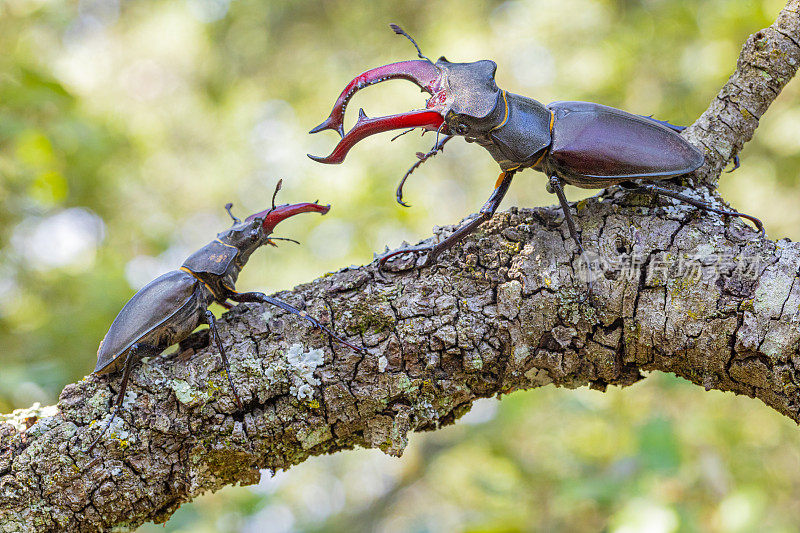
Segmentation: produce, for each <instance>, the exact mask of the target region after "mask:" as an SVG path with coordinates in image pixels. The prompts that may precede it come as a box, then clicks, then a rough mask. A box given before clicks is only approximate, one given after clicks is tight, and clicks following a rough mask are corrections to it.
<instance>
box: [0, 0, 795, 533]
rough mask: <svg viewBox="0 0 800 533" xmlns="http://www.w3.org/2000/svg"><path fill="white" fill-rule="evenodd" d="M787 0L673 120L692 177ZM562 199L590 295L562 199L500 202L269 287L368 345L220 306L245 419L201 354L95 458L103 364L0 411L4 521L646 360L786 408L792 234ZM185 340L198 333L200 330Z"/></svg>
mask: <svg viewBox="0 0 800 533" xmlns="http://www.w3.org/2000/svg"><path fill="white" fill-rule="evenodd" d="M799 3H800V0H792V1H790V2H789V3H788V5H787V7H786V8H785V9H784V10H783V11H782V12H781V15H780V17H779V19H778V21H777V22H776V23H775V24H774V25H773V26H771V27H770V28H768V29H766V30H762V31H760V32H757V33H756V34H755V35H753V36H752V37H751V38H750V39H749V40H748V41H747V43H746V44H745V46H744V49H743V51H742V55H741V58H740V60H739V64H738V68H737V72H736V73H735V74H734V75H733V76H732V77H731V79H730V80H729V82H728V84H727V85H726V86H725V88H723V90H722V91H721V92H720V94H719V96H718V97H717V98H716V99H715V100H714V102H712V104H711V106H710V107H709V110H708V111H706V112H705V113H704V114H703V115H702V116H701V117H700V119H699V120H698V121H697V122H696V123H695V124H694V125H693V127H692V128H690V129H689V130H687V132H686V135H687V136H688V137H689V138H690V139H692V141H693V142H696V143H699V144H701V145H703V146H705V147H706V148H707V154H708V157H707V162H708V164H707V165H706V167H704V169H703V170H702V172H703V174H702V175H701V177H702V179H703V180H704V181H705V182H706V183H709V184H713V183H714V182H715V180H716V178H717V176H718V175H719V171H720V170H721V168H722V167H723V165H724V164H725V162H726V161H728V160H729V159H730V158H731V157H732V155H733V154H735V153H736V152H737V151H738V150H739V149H740V148H741V146H742V145H743V144H744V143H745V142H746V141H747V140H748V139H749V138H750V137H751V136H752V134H753V131H754V130H755V128H756V126H757V124H758V117H760V116H761V115H762V114H763V113H764V111H765V110H766V108H767V107H768V106H769V104H770V102H771V101H772V100H773V99H774V98H775V96H776V95H777V93H778V92H779V91H780V89H781V88H782V87H783V85H784V84H785V83H786V81H788V79H789V78H791V77H792V75H793V74H794V72H795V70H796V69H797V66H798V64H800V46H798V42H800V37H799V36H800V21H799V20H798V4H799ZM707 196H708V195H707ZM709 198H710V199H711V200H712V201H716V200H715V199H714V198H713V197H711V196H709V197H708V198H707V199H709ZM577 212H578V214H577V217H578V219H579V223H580V225H581V227H582V228H583V237H584V242H586V243H594V244H593V246H591V247H590V248H593V250H595V251H597V252H598V253H599V254H600V256H601V257H602V258H604V259H603V261H604V262H605V263H604V264H605V269H606V270H605V274H604V275H602V276H601V277H600V278H599V279H597V280H596V281H595V282H594V297H593V300H592V301H591V302H587V301H585V295H586V284H585V283H584V282H583V281H581V279H580V275H579V274H580V271H579V266H580V265H579V263H578V261H577V255H576V251H575V249H574V246H573V244H572V242H571V240H570V239H569V236H568V234H567V231H566V228H565V227H564V224H562V222H563V217H562V215H561V214H560V212H559V210H558V209H556V208H547V209H533V210H532V209H511V210H510V211H509V212H506V213H501V214H499V215H497V216H495V217H494V219H493V220H491V221H490V222H488V223H486V224H484V225H483V226H481V228H480V230H481V231H480V232H479V233H477V234H475V235H473V236H472V237H471V238H470V239H468V240H467V241H465V242H464V243H463V244H462V245H461V246H458V247H456V249H455V250H453V251H452V252H450V253H447V254H445V255H444V256H443V258H442V260H441V262H440V264H439V265H437V266H436V267H434V268H430V269H423V270H416V269H408V268H407V267H409V266H410V265H409V264H408V263H406V264H396V267H397V269H398V271H396V272H388V273H380V272H378V271H377V270H376V268H375V265H374V264H371V265H367V266H364V267H359V268H351V269H345V270H342V271H339V272H337V273H335V274H332V275H329V276H325V277H323V278H320V279H317V280H315V281H313V282H311V283H308V284H305V285H301V286H299V287H297V288H296V289H295V290H294V291H292V292H286V293H283V294H281V295H280V297H282V298H283V299H285V300H286V301H288V302H290V303H292V304H294V305H296V306H298V307H301V308H303V307H304V308H305V309H306V310H307V311H308V312H309V313H312V314H313V315H315V316H317V317H324V318H326V319H327V320H326V322H327V323H328V324H329V325H330V326H331V327H333V328H334V329H335V330H336V331H337V332H345V333H346V335H347V337H348V339H349V340H351V341H352V342H360V343H363V344H364V345H365V346H367V347H368V351H367V353H365V354H359V353H355V352H353V351H351V350H349V349H347V348H344V347H342V346H340V345H337V344H332V343H331V342H330V340H329V339H328V338H327V337H326V336H324V335H322V334H320V332H317V331H312V330H309V329H308V328H307V327H306V325H305V322H304V321H303V320H301V319H298V318H297V317H294V316H287V315H286V314H284V313H283V312H282V311H281V310H276V309H273V308H264V307H261V306H259V305H255V304H247V305H240V306H238V307H236V308H234V309H233V310H232V311H230V312H228V313H226V314H225V315H223V317H222V318H221V319H220V321H219V325H220V329H221V334H222V339H223V342H224V344H225V346H226V348H227V350H228V353H229V357H230V358H231V367H232V368H231V370H232V374H233V379H234V380H235V382H236V386H237V388H238V390H239V392H240V393H241V394H242V399H243V400H244V402H245V411H244V412H241V411H239V410H237V408H236V407H235V404H234V402H233V401H232V398H231V396H230V395H229V390H228V387H227V383H226V379H225V376H224V374H223V373H222V372H223V370H222V364H221V361H220V359H219V355H218V354H217V353H216V350H215V349H214V348H212V347H209V348H202V349H201V350H200V351H199V352H198V353H197V354H196V355H195V356H194V357H193V358H192V359H191V360H190V361H188V362H182V361H179V360H177V359H176V358H169V357H164V356H162V357H157V358H153V359H150V360H149V361H145V362H144V363H143V364H141V365H138V366H137V367H136V368H135V370H134V371H133V373H132V376H131V382H130V385H129V389H128V391H129V392H128V394H127V395H126V400H125V404H124V405H125V410H124V412H123V413H122V414H121V416H120V417H119V420H118V421H116V422H115V424H114V425H112V427H111V429H110V430H109V432H108V434H107V435H106V436H105V437H104V438H103V439H102V440H101V442H100V443H99V444H98V446H97V447H96V448H95V449H94V450H93V451H92V452H91V455H87V454H85V453H84V452H83V451H82V449H83V448H84V447H85V446H86V445H87V444H88V443H89V442H90V441H91V439H92V438H93V437H94V436H96V434H97V431H99V428H100V427H101V423H102V422H103V421H104V420H105V417H108V416H110V405H111V400H112V398H113V397H114V395H115V394H116V392H117V390H118V386H119V383H118V381H119V379H118V376H116V375H115V376H111V377H98V376H90V377H88V378H86V379H84V380H83V381H81V382H79V383H74V384H71V385H68V386H67V387H65V389H64V391H63V392H62V394H61V397H60V400H59V403H58V405H57V406H55V407H50V408H43V409H40V408H32V409H30V410H24V411H22V410H21V411H16V412H15V413H14V414H12V415H7V416H4V417H2V419H0V420H3V419H4V420H5V422H6V423H1V424H0V526H2V528H0V529H2V531H4V532H16V531H37V532H38V531H56V530H75V531H78V530H79V531H99V530H104V529H108V528H110V527H111V526H129V527H135V526H137V525H139V524H141V523H143V522H145V521H150V520H154V521H156V522H160V521H165V520H167V519H168V518H169V516H170V515H171V514H172V513H173V512H174V511H175V510H176V509H177V508H178V506H179V505H180V504H181V503H183V502H187V501H190V500H191V499H192V498H194V497H195V496H197V495H198V494H200V493H202V492H205V491H207V490H217V489H219V488H221V487H223V486H225V485H228V484H234V483H241V484H251V483H256V482H257V481H258V480H259V475H260V474H259V470H260V469H265V468H267V469H271V470H276V469H286V468H289V467H290V466H292V465H294V464H298V463H300V462H302V461H304V460H305V459H306V458H308V457H309V456H312V455H320V454H323V453H331V452H335V451H338V450H344V449H349V448H352V447H354V446H363V447H377V448H380V449H382V450H384V451H385V452H386V453H389V454H393V455H400V454H401V453H402V451H403V448H404V447H405V445H406V442H407V438H408V433H409V432H411V431H421V430H432V429H436V428H439V427H441V426H444V425H447V424H451V423H453V422H454V421H455V420H456V419H457V418H458V417H459V416H461V415H462V414H464V413H465V412H467V411H468V410H469V408H470V406H471V403H472V402H473V401H474V400H475V399H476V398H480V397H489V396H495V395H501V394H507V393H510V392H512V391H514V390H517V389H529V388H535V387H541V386H543V385H547V384H555V385H557V386H564V387H579V386H584V385H589V386H592V387H595V388H598V389H604V388H605V387H606V386H607V385H620V386H625V385H629V384H631V383H633V382H635V381H637V380H639V379H641V378H642V371H649V370H661V371H664V372H673V373H675V374H677V375H679V376H682V377H684V378H686V379H688V380H690V381H692V382H693V383H696V384H698V385H701V386H704V387H706V388H707V389H711V388H714V389H719V390H726V391H734V392H736V393H739V394H746V395H748V396H751V397H754V398H759V399H760V400H761V401H763V402H764V403H765V404H766V405H769V406H770V407H772V408H773V409H776V410H777V411H779V412H781V413H783V414H784V415H786V416H788V417H789V418H791V419H792V420H795V421H798V422H800V389H799V387H800V370H799V369H798V366H799V365H800V328H799V327H798V323H800V281H798V265H800V245H798V244H796V243H791V242H787V241H778V242H771V241H768V240H762V239H760V238H759V237H758V235H757V234H756V233H755V232H754V231H753V230H752V229H751V228H749V227H747V226H746V225H744V224H743V223H742V222H740V221H738V220H731V221H728V223H727V224H725V223H723V220H722V219H721V218H719V217H717V216H715V215H712V214H705V213H698V211H697V210H695V209H694V208H691V207H687V206H678V205H671V204H668V205H667V206H666V207H665V206H659V205H653V204H652V202H651V199H650V198H649V197H646V196H642V195H639V194H627V195H626V194H625V193H624V192H622V191H616V190H615V191H612V192H610V193H605V194H603V195H601V196H599V197H595V198H592V199H589V200H587V201H585V202H581V203H579V204H578V206H577ZM450 229H451V228H446V229H445V230H440V233H443V232H445V231H449V230H450ZM698 273H699V279H697V280H693V276H695V275H696V274H698ZM192 341H193V342H195V343H196V344H197V345H199V346H203V345H204V344H207V339H206V338H205V336H204V335H203V334H197V335H195V336H194V337H193V338H192Z"/></svg>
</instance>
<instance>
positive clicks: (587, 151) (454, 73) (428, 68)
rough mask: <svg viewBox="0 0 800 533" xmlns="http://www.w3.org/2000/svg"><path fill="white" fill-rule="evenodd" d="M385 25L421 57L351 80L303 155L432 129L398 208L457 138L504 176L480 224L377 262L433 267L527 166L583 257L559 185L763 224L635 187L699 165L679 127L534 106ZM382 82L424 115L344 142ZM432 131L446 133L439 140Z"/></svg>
mask: <svg viewBox="0 0 800 533" xmlns="http://www.w3.org/2000/svg"><path fill="white" fill-rule="evenodd" d="M391 27H392V29H393V30H394V31H395V33H397V34H399V35H403V36H405V37H407V38H408V39H409V40H410V41H411V43H412V44H413V45H414V47H415V48H416V49H417V55H418V57H419V58H420V59H419V60H411V61H401V62H399V63H393V64H390V65H384V66H382V67H378V68H375V69H372V70H368V71H366V72H364V73H363V74H361V75H359V76H357V77H356V78H355V79H353V81H351V82H350V83H349V84H348V85H347V86H346V87H345V89H344V91H342V93H341V94H340V95H339V98H338V100H337V101H336V104H335V105H334V107H333V111H331V114H330V116H328V118H327V119H326V120H325V121H324V122H323V123H322V124H320V125H319V126H317V127H316V128H314V129H312V130H311V133H316V132H319V131H322V130H326V129H332V130H336V131H337V132H338V133H339V135H340V136H341V137H342V139H341V141H340V142H339V144H338V145H337V146H336V148H335V149H334V150H333V152H332V153H331V154H330V155H329V156H328V157H316V156H312V155H310V154H309V157H311V159H313V160H315V161H319V162H321V163H341V162H342V161H344V158H345V155H346V154H347V152H348V151H349V150H350V148H352V147H353V146H354V145H355V144H356V143H357V142H358V141H360V140H362V139H364V138H365V137H368V136H370V135H374V134H376V133H380V132H384V131H389V130H395V129H400V128H411V129H413V128H423V129H424V130H427V131H436V132H437V141H436V143H435V144H434V146H433V149H432V150H431V151H429V152H428V153H427V154H424V155H422V154H418V157H419V158H420V161H419V162H417V163H416V164H415V165H414V166H413V167H411V169H410V170H409V171H408V172H407V173H406V175H405V176H404V177H403V179H402V180H401V181H400V185H399V186H398V187H397V201H398V202H399V203H400V204H401V205H406V204H404V203H403V196H402V195H403V192H402V189H403V184H404V182H405V180H406V178H407V177H408V176H409V174H410V173H411V172H413V170H414V169H415V168H417V167H418V166H419V164H420V163H421V162H422V161H424V160H426V159H428V158H429V157H431V156H432V155H434V154H436V153H437V152H438V151H440V150H441V149H442V148H443V147H444V145H445V143H446V142H447V141H449V140H450V139H451V138H453V137H454V136H457V135H458V136H462V137H464V138H465V140H466V141H467V142H476V143H478V144H479V145H480V146H482V147H484V148H486V149H487V150H488V151H489V153H490V154H491V155H492V157H493V158H494V159H495V161H497V163H498V164H499V165H500V169H501V171H502V172H501V173H500V177H499V178H498V180H497V182H496V184H495V189H494V191H493V192H492V195H491V196H490V197H489V200H488V201H487V202H486V203H485V204H484V206H483V207H482V208H481V210H480V212H479V216H477V217H475V218H474V219H473V220H471V221H470V222H468V223H466V224H464V225H463V226H461V227H460V228H458V229H457V230H456V231H455V232H454V233H453V234H452V235H450V236H449V237H448V238H446V239H445V240H443V241H442V242H440V243H438V244H436V245H435V246H433V245H419V246H413V247H409V248H403V249H400V250H397V251H394V252H392V253H390V254H387V255H385V256H383V258H382V259H381V264H383V263H384V262H385V261H386V260H387V259H389V258H390V257H392V256H395V255H397V254H401V253H406V252H429V253H428V257H427V260H426V261H425V266H427V265H431V264H433V263H434V262H435V261H436V258H437V257H438V256H439V255H440V254H441V253H442V252H444V251H445V250H447V249H448V248H450V247H452V246H453V245H454V244H455V243H457V242H458V241H459V240H461V239H463V238H464V237H465V236H466V235H468V234H469V233H470V232H472V231H473V230H475V228H477V227H478V225H480V224H481V223H482V222H484V221H486V220H488V219H490V218H491V217H492V215H493V214H494V212H495V211H496V210H497V208H498V206H499V205H500V202H501V201H502V199H503V196H505V194H506V191H507V190H508V187H509V185H510V184H511V179H512V177H513V176H514V174H515V173H517V172H519V171H521V170H524V169H526V168H533V169H534V170H538V171H540V172H543V173H544V174H545V175H546V176H547V177H548V179H549V181H548V191H550V192H554V193H555V194H556V195H557V196H558V200H559V203H560V204H561V208H562V210H563V211H564V217H565V219H566V222H567V225H568V227H569V232H570V235H571V236H572V239H573V240H574V241H575V244H576V245H577V247H578V250H579V251H580V253H581V254H583V246H582V245H581V240H580V237H579V236H578V232H577V230H576V228H575V223H574V221H573V219H572V216H571V214H570V211H569V204H568V203H567V200H566V197H565V196H564V188H563V186H564V184H565V183H567V184H570V185H574V186H576V187H582V188H587V189H598V188H604V187H609V186H611V185H617V184H619V185H622V186H623V187H625V188H627V189H635V190H640V191H644V192H647V193H650V194H654V195H658V194H661V195H664V196H669V197H671V198H675V199H677V200H681V201H683V202H686V203H689V204H691V205H693V206H695V207H698V208H701V209H705V210H707V211H712V212H714V213H719V214H722V215H733V216H740V217H744V218H747V219H748V220H751V221H752V222H753V223H754V224H755V225H756V226H757V227H758V229H759V231H760V232H762V234H763V231H764V230H763V225H762V224H761V221H760V220H758V219H757V218H755V217H752V216H750V215H745V214H743V213H738V212H736V211H727V210H723V209H717V208H714V207H711V206H709V205H707V204H705V203H703V202H700V201H698V200H696V199H694V198H691V197H689V196H686V195H683V194H680V193H677V192H674V191H672V190H670V189H666V188H663V187H659V186H657V185H653V184H652V183H642V182H641V181H633V180H645V181H658V180H663V179H666V178H670V177H674V176H679V175H681V174H687V173H689V172H692V171H693V170H695V169H697V168H699V167H700V166H701V165H702V164H703V161H704V157H703V154H702V153H701V152H700V151H699V150H698V149H697V148H695V147H694V146H692V145H691V144H689V143H688V142H687V141H685V140H684V139H683V138H682V137H681V136H680V135H678V132H680V131H681V130H683V129H684V128H682V127H680V126H674V125H672V124H669V123H667V122H663V121H660V120H656V119H654V118H652V117H646V116H640V115H634V114H631V113H628V112H626V111H622V110H619V109H614V108H612V107H607V106H604V105H600V104H593V103H590V102H554V103H551V104H550V105H547V106H545V105H542V104H541V103H539V102H537V101H536V100H534V99H532V98H528V97H525V96H520V95H517V94H511V93H509V92H506V91H505V90H502V89H500V88H498V87H497V84H496V83H495V79H494V76H495V71H496V70H497V64H496V63H495V62H494V61H490V60H483V61H475V62H473V63H451V62H449V61H447V59H445V58H444V57H441V58H439V60H438V61H437V62H436V63H434V62H433V61H431V60H430V59H428V58H427V57H425V56H424V55H423V54H422V52H421V50H420V48H419V46H417V43H416V42H415V41H414V39H412V38H411V36H410V35H408V34H407V33H406V32H405V31H403V30H402V29H401V28H400V27H399V26H397V25H395V24H392V25H391ZM390 79H404V80H408V81H411V82H413V83H415V84H417V85H418V86H419V87H420V88H422V90H423V91H425V92H427V93H428V94H430V95H431V97H430V98H429V99H428V101H427V106H426V108H425V109H421V110H416V111H411V112H408V113H403V114H399V115H392V116H387V117H378V118H368V117H367V116H366V115H365V114H364V112H363V110H362V111H361V112H360V113H359V118H358V121H357V122H356V125H355V126H354V127H353V129H351V130H350V131H349V132H348V133H347V135H345V134H344V126H343V121H344V113H345V109H346V107H347V103H348V102H349V101H350V99H351V98H352V97H353V95H354V94H355V93H356V92H357V91H358V90H360V89H362V88H364V87H367V86H369V85H372V84H375V83H380V82H382V81H386V80H390ZM438 133H442V134H444V136H443V137H442V138H441V140H439V137H438Z"/></svg>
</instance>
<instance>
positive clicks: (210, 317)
mask: <svg viewBox="0 0 800 533" xmlns="http://www.w3.org/2000/svg"><path fill="white" fill-rule="evenodd" d="M206 322H208V327H209V329H210V330H211V335H213V336H214V341H215V342H216V343H217V348H218V349H219V354H220V355H221V356H222V363H223V364H224V365H225V373H226V374H227V375H228V383H229V384H230V386H231V391H233V397H234V398H236V405H237V406H238V407H239V409H244V405H243V404H242V399H241V398H240V397H239V393H238V392H237V391H236V386H235V385H234V384H233V378H232V377H231V366H230V364H229V363H228V355H227V354H226V353H225V348H223V346H222V341H221V340H220V338H219V331H217V320H216V319H215V318H214V313H212V312H211V311H209V310H208V309H206Z"/></svg>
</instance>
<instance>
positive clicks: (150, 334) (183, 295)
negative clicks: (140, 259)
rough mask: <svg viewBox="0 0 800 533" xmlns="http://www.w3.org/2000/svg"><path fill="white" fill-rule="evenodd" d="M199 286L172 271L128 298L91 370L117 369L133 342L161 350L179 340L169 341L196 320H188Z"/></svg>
mask: <svg viewBox="0 0 800 533" xmlns="http://www.w3.org/2000/svg"><path fill="white" fill-rule="evenodd" d="M199 285H200V284H199V282H198V281H197V280H196V279H195V278H194V276H192V275H191V274H188V273H187V272H184V271H182V270H173V271H171V272H167V273H166V274H164V275H162V276H159V277H158V278H156V279H154V280H153V281H151V282H150V283H148V284H147V285H145V286H144V287H142V289H140V290H139V292H137V293H136V294H134V295H133V298H131V299H130V300H128V303H126V304H125V307H123V308H122V310H121V311H120V312H119V314H118V315H117V318H115V319H114V322H113V323H112V324H111V327H110V328H109V330H108V333H106V336H105V337H104V338H103V341H102V342H101V343H100V347H99V348H98V350H97V366H96V367H95V369H94V372H95V373H98V374H106V373H109V372H114V371H115V370H117V369H119V368H120V367H121V366H122V364H123V363H124V358H123V357H121V355H122V354H124V353H125V352H126V351H127V350H128V348H130V347H131V346H132V345H133V344H134V343H135V342H143V343H145V344H148V345H152V346H156V347H158V348H161V349H162V350H163V349H166V348H167V347H168V346H170V345H171V344H174V343H175V342H178V341H179V340H182V339H177V340H174V341H172V342H169V341H171V340H172V338H174V337H177V336H180V335H181V334H183V333H184V330H187V329H188V332H185V333H186V335H188V334H189V333H191V332H192V330H194V329H195V328H196V327H197V326H198V323H199V320H191V315H192V314H197V309H199V305H198V304H199V303H200V302H199V299H200V298H201V297H202V292H201V291H198V290H197V288H198V286H199ZM187 315H189V316H187ZM198 316H199V315H198ZM171 319H172V320H171ZM179 330H180V331H179ZM165 342H168V344H164V343H165Z"/></svg>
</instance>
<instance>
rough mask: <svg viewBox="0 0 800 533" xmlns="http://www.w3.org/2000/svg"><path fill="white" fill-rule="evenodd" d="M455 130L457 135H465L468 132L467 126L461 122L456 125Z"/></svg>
mask: <svg viewBox="0 0 800 533" xmlns="http://www.w3.org/2000/svg"><path fill="white" fill-rule="evenodd" d="M455 131H456V134H457V135H466V134H467V133H468V132H469V126H467V125H466V124H464V123H463V122H462V123H461V124H458V125H456V127H455Z"/></svg>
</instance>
